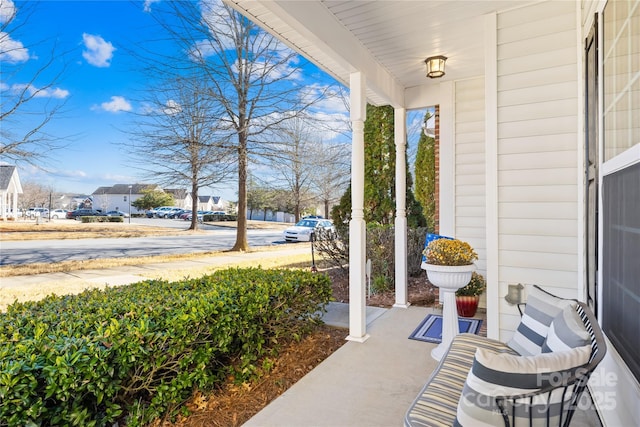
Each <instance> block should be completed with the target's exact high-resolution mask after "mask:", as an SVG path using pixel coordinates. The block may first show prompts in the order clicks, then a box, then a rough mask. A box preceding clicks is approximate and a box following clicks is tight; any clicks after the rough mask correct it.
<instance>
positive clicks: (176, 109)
mask: <svg viewBox="0 0 640 427" xmlns="http://www.w3.org/2000/svg"><path fill="white" fill-rule="evenodd" d="M162 111H163V112H164V113H165V114H166V115H168V116H173V115H174V114H178V113H180V112H181V111H182V106H181V105H180V104H178V103H177V102H176V101H174V100H173V99H170V100H168V101H167V102H166V103H165V107H164V109H163V110H162Z"/></svg>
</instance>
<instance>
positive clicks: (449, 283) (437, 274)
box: [423, 264, 476, 360]
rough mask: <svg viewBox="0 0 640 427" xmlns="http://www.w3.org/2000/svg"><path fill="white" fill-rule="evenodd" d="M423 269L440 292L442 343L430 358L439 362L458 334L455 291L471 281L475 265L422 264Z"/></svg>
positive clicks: (432, 352)
mask: <svg viewBox="0 0 640 427" xmlns="http://www.w3.org/2000/svg"><path fill="white" fill-rule="evenodd" d="M423 268H424V269H425V270H426V271H427V278H428V279H429V281H430V282H431V283H433V284H434V285H435V286H437V287H439V288H440V290H441V291H442V342H441V343H440V344H439V345H438V346H437V347H436V348H434V349H433V350H432V351H431V357H433V358H434V359H436V360H440V359H442V356H443V355H444V353H445V352H446V351H447V349H448V348H449V345H450V344H451V341H452V340H453V337H454V336H456V335H458V334H459V333H460V330H459V329H458V310H457V308H456V291H457V290H458V289H460V288H461V287H463V286H466V285H467V284H468V283H469V282H470V281H471V275H472V273H473V271H474V270H475V269H476V266H475V264H469V265H455V266H451V265H434V264H423Z"/></svg>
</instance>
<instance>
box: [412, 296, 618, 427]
mask: <svg viewBox="0 0 640 427" xmlns="http://www.w3.org/2000/svg"><path fill="white" fill-rule="evenodd" d="M605 352H606V344H605V341H604V337H603V335H602V331H601V329H600V327H599V325H598V323H597V321H596V319H595V317H594V316H593V313H592V312H591V310H590V309H589V308H588V307H587V306H586V305H585V304H583V303H581V302H578V301H575V300H567V299H562V298H558V297H556V296H554V295H552V294H549V293H547V292H546V291H544V290H542V289H541V288H540V287H537V286H534V287H533V288H532V290H531V292H530V295H529V300H528V303H527V306H526V307H525V311H524V314H523V316H522V319H521V322H520V325H519V326H518V329H517V330H516V333H515V335H514V337H513V338H512V339H511V340H510V341H509V342H508V343H503V342H500V341H497V340H493V339H490V338H486V337H481V336H478V335H474V334H460V335H457V336H456V337H455V338H454V339H453V341H452V343H451V346H450V347H449V349H448V351H447V353H445V355H444V356H443V358H442V360H441V361H440V363H439V365H438V367H437V368H436V369H435V371H434V372H433V373H432V374H431V377H430V378H429V380H428V381H427V383H426V384H425V386H424V387H423V388H422V390H421V391H420V393H419V394H418V396H417V397H416V399H415V400H414V402H413V403H412V404H411V406H410V407H409V409H408V411H407V412H406V415H405V418H404V425H405V426H407V427H410V426H477V425H492V426H497V425H505V426H516V425H523V426H568V425H569V423H570V422H571V418H572V416H573V411H574V410H575V408H576V406H577V404H578V402H579V399H580V396H581V395H582V392H583V391H584V388H585V387H586V385H587V381H588V380H589V377H590V375H591V373H592V372H593V370H594V369H595V368H596V366H597V365H598V364H599V363H600V361H601V360H602V358H603V357H604V354H605Z"/></svg>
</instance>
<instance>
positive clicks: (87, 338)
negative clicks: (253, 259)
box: [0, 268, 331, 426]
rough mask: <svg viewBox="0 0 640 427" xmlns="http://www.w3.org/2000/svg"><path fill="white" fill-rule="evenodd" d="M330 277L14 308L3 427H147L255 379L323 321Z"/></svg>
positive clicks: (50, 300)
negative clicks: (227, 382)
mask: <svg viewBox="0 0 640 427" xmlns="http://www.w3.org/2000/svg"><path fill="white" fill-rule="evenodd" d="M330 296H331V284H330V281H329V279H328V277H326V276H324V275H318V274H312V273H310V272H307V271H293V270H262V269H260V268H250V269H229V270H223V271H219V272H216V273H214V274H212V275H209V276H204V277H201V278H197V279H185V280H183V281H180V282H167V281H161V280H147V281H143V282H138V283H135V284H132V285H129V286H123V287H118V288H107V289H105V290H88V291H85V292H83V293H81V294H78V295H66V296H55V295H52V296H49V297H46V298H45V299H43V300H41V301H38V302H27V303H15V304H13V305H11V306H9V307H8V309H7V312H6V313H3V314H0V420H1V421H0V426H5V425H6V426H22V425H32V424H35V425H81V426H85V425H87V426H92V425H97V426H103V425H111V424H113V423H114V422H118V421H121V420H122V421H125V422H126V423H127V424H128V425H142V424H144V423H147V422H149V421H150V420H152V419H154V418H156V417H159V416H161V415H163V414H166V413H168V415H172V414H174V413H175V411H176V409H177V408H178V407H179V406H180V405H181V404H182V402H184V400H185V399H186V398H187V397H188V396H189V395H190V394H191V393H192V391H193V390H194V389H195V388H198V389H207V388H211V387H213V386H214V385H216V384H217V383H218V382H220V381H221V380H222V379H223V378H227V377H228V376H229V375H232V376H234V377H235V378H236V379H237V380H238V381H244V380H247V379H249V378H251V377H252V376H253V375H254V374H255V372H256V371H257V366H256V362H258V361H259V360H260V359H261V358H263V357H265V356H268V355H269V354H270V353H272V352H275V351H277V348H278V343H279V342H280V341H281V339H282V338H283V337H300V336H302V335H303V334H304V333H306V332H308V331H309V330H311V329H312V328H313V326H314V325H315V324H317V323H318V321H319V319H320V317H321V314H322V312H323V311H324V306H325V305H326V303H327V302H328V301H329V300H330Z"/></svg>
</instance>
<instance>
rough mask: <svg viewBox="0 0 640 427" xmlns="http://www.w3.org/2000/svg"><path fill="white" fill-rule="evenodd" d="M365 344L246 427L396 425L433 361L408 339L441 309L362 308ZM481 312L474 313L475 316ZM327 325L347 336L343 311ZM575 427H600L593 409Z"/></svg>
mask: <svg viewBox="0 0 640 427" xmlns="http://www.w3.org/2000/svg"><path fill="white" fill-rule="evenodd" d="M366 311H367V330H368V331H369V333H370V338H369V339H368V340H367V341H366V342H364V343H358V342H354V341H348V342H346V343H345V344H344V345H343V346H342V347H341V348H340V349H339V350H338V351H336V352H335V353H334V354H333V355H331V356H330V357H329V358H328V359H326V360H325V361H324V362H322V363H321V364H320V365H319V366H318V367H316V368H315V369H314V370H313V371H311V372H310V373H309V374H307V375H306V376H305V377H303V378H302V379H301V380H300V381H299V382H298V383H296V384H295V385H294V386H293V387H291V388H290V389H289V390H287V391H286V392H285V393H284V394H283V395H281V396H280V397H279V398H278V399H276V400H274V401H273V402H271V404H269V405H268V406H267V407H266V408H264V409H263V410H262V411H261V412H259V413H258V414H257V415H255V416H254V417H253V418H252V419H250V420H249V421H248V422H247V423H246V424H245V426H247V427H252V426H332V427H335V426H345V427H347V426H367V427H369V426H385V427H387V426H400V425H402V422H403V418H404V414H405V412H406V410H407V408H408V407H409V405H410V404H411V403H412V402H413V400H414V398H415V397H416V396H417V394H418V392H419V391H420V389H421V388H422V386H423V385H424V384H425V382H426V381H427V379H428V378H429V375H430V374H431V372H432V371H433V370H434V369H435V368H436V366H437V362H436V361H435V360H434V359H433V358H432V357H431V355H430V353H431V349H433V348H434V347H435V344H430V343H426V342H421V341H415V340H410V339H408V336H409V335H410V334H411V332H413V330H414V329H415V328H416V326H417V325H418V324H419V323H420V321H421V320H422V319H423V318H424V317H426V316H427V315H428V314H429V313H440V310H437V309H433V308H426V307H415V306H410V307H409V308H397V307H396V308H391V309H376V308H372V307H367V310H366ZM481 314H482V315H484V313H478V317H480V315H481ZM325 319H326V321H327V323H328V324H332V325H336V326H342V327H344V328H345V337H346V336H347V333H348V332H347V330H346V328H347V326H348V307H346V305H340V304H332V307H331V309H330V311H329V313H327V316H326V318H325ZM572 425H574V426H586V427H601V425H602V424H601V423H600V421H599V418H598V416H597V414H596V413H595V412H594V411H593V409H590V410H586V411H576V414H575V417H574V421H573V423H572Z"/></svg>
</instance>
